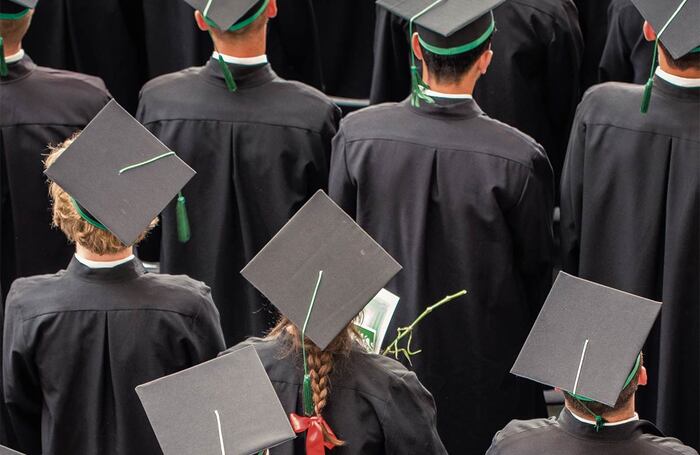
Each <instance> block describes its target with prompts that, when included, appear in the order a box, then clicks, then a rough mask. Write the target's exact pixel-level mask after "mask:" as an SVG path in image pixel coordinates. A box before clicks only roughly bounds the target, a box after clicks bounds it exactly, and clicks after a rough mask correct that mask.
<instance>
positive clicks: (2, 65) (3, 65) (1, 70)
mask: <svg viewBox="0 0 700 455" xmlns="http://www.w3.org/2000/svg"><path fill="white" fill-rule="evenodd" d="M7 73H8V71H7V62H6V61H5V45H4V44H3V41H2V36H0V76H3V77H4V76H7Z"/></svg>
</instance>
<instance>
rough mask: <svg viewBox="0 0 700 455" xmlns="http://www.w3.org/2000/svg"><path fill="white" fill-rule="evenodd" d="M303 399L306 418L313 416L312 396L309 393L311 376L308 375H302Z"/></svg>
mask: <svg viewBox="0 0 700 455" xmlns="http://www.w3.org/2000/svg"><path fill="white" fill-rule="evenodd" d="M302 390H303V398H304V414H305V415H306V416H307V417H308V416H312V415H314V396H313V393H312V392H311V376H310V375H308V374H305V375H304V385H303V388H302Z"/></svg>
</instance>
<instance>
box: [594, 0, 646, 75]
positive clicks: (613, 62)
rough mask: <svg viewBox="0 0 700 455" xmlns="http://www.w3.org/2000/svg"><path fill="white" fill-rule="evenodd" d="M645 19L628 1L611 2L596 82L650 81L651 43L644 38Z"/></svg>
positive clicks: (614, 0)
mask: <svg viewBox="0 0 700 455" xmlns="http://www.w3.org/2000/svg"><path fill="white" fill-rule="evenodd" d="M643 25H644V18H643V17H642V15H641V14H639V10H637V7H635V6H634V4H633V3H632V2H631V1H630V0H612V3H610V9H609V11H608V37H607V39H606V41H605V48H604V49H603V55H602V57H601V58H600V67H599V68H598V79H599V82H608V81H617V82H632V83H635V84H644V83H645V82H646V81H647V79H648V78H649V71H650V70H651V62H652V58H653V55H654V44H653V43H651V42H649V41H647V40H646V39H644V33H642V26H643Z"/></svg>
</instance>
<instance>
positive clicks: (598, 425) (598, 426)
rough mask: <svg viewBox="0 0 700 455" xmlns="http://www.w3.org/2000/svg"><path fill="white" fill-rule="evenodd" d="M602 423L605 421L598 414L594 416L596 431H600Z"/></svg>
mask: <svg viewBox="0 0 700 455" xmlns="http://www.w3.org/2000/svg"><path fill="white" fill-rule="evenodd" d="M603 425H605V421H604V420H603V418H602V417H601V416H599V415H596V416H595V431H596V433H597V432H599V431H600V429H601V428H603Z"/></svg>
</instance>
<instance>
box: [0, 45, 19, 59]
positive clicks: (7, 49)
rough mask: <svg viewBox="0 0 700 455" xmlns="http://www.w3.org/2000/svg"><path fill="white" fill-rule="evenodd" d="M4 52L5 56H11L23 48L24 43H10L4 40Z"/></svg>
mask: <svg viewBox="0 0 700 455" xmlns="http://www.w3.org/2000/svg"><path fill="white" fill-rule="evenodd" d="M2 47H3V54H5V57H10V56H12V55H15V54H16V53H18V52H19V51H21V50H22V43H21V42H20V43H14V44H13V43H8V42H4V43H3V46H2Z"/></svg>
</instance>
